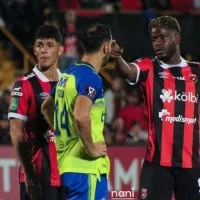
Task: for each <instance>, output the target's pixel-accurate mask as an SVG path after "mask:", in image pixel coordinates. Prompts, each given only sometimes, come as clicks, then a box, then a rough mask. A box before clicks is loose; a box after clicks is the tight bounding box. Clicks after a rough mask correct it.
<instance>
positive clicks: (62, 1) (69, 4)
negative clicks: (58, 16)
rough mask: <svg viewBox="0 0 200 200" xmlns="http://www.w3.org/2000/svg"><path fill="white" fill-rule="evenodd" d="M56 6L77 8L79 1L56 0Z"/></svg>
mask: <svg viewBox="0 0 200 200" xmlns="http://www.w3.org/2000/svg"><path fill="white" fill-rule="evenodd" d="M58 8H59V9H61V10H64V9H75V8H79V1H78V0H58Z"/></svg>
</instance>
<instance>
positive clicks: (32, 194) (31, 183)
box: [25, 176, 42, 200]
mask: <svg viewBox="0 0 200 200" xmlns="http://www.w3.org/2000/svg"><path fill="white" fill-rule="evenodd" d="M25 185H26V193H27V195H28V197H29V199H30V200H40V199H41V196H42V195H41V185H40V182H39V180H38V177H34V178H33V177H32V178H31V177H29V176H26V178H25Z"/></svg>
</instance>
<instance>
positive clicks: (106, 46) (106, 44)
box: [103, 42, 109, 54]
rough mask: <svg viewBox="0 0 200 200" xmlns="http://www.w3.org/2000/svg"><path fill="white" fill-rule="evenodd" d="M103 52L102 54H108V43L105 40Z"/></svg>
mask: <svg viewBox="0 0 200 200" xmlns="http://www.w3.org/2000/svg"><path fill="white" fill-rule="evenodd" d="M103 53H104V54H109V43H107V42H105V43H104V44H103Z"/></svg>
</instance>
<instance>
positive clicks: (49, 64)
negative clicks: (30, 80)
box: [39, 63, 52, 71]
mask: <svg viewBox="0 0 200 200" xmlns="http://www.w3.org/2000/svg"><path fill="white" fill-rule="evenodd" d="M39 65H40V68H41V70H42V71H46V70H48V69H49V68H50V67H51V66H52V64H51V63H40V64H39Z"/></svg>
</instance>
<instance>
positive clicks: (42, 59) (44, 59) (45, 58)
mask: <svg viewBox="0 0 200 200" xmlns="http://www.w3.org/2000/svg"><path fill="white" fill-rule="evenodd" d="M48 59H49V57H41V58H40V60H41V61H43V62H46V61H47V60H48Z"/></svg>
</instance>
